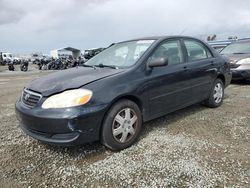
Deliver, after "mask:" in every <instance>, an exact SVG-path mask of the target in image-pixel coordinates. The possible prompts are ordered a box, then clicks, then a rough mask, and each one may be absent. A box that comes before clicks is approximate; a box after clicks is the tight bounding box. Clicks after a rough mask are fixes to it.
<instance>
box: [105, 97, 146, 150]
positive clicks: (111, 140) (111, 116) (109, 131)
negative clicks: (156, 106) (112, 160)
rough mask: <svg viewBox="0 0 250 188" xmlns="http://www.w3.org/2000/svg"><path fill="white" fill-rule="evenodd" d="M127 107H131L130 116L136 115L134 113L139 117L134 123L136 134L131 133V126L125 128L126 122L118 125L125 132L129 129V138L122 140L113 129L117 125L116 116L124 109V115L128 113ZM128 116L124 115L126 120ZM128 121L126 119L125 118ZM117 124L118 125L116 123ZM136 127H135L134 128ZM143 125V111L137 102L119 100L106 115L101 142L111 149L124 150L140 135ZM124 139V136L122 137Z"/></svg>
mask: <svg viewBox="0 0 250 188" xmlns="http://www.w3.org/2000/svg"><path fill="white" fill-rule="evenodd" d="M126 109H129V110H130V111H129V112H130V117H131V114H132V117H134V115H135V116H136V117H137V120H136V123H134V124H133V125H132V127H133V130H134V134H133V135H132V134H130V133H129V131H130V128H131V127H130V128H129V127H127V129H126V128H124V127H125V126H126V125H125V123H126V122H125V123H123V125H121V124H120V125H119V124H118V127H120V128H121V127H122V130H123V131H124V130H125V129H126V130H125V132H126V131H127V132H128V133H127V135H129V136H128V137H126V138H128V140H127V141H125V142H123V143H122V142H121V141H120V140H118V139H119V138H118V136H120V135H117V136H114V134H113V130H114V126H115V123H117V122H115V117H116V116H117V115H118V114H119V115H120V114H121V113H123V111H124V115H126ZM125 118H126V117H124V120H125ZM125 121H126V120H125ZM127 122H128V123H131V122H130V121H127ZM130 125H131V124H130ZM116 126H117V125H116ZM134 127H135V128H134ZM141 127H142V115H141V111H140V109H139V107H138V106H137V104H135V103H134V102H133V101H130V100H126V99H123V100H120V101H118V102H116V103H115V104H114V105H113V106H112V107H111V109H110V110H109V111H108V113H107V115H106V117H105V118H104V122H103V126H102V134H101V142H102V144H103V145H105V146H106V147H108V148H109V149H111V150H113V151H118V150H122V149H125V148H127V147H130V146H131V145H132V144H133V143H134V142H135V141H136V140H137V139H138V137H139V135H140V132H141ZM123 134H124V132H123V133H121V137H122V136H123ZM120 139H122V138H120Z"/></svg>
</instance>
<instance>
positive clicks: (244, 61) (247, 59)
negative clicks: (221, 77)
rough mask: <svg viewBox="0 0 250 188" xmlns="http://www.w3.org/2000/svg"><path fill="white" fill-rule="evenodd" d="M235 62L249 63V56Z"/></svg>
mask: <svg viewBox="0 0 250 188" xmlns="http://www.w3.org/2000/svg"><path fill="white" fill-rule="evenodd" d="M237 64H240V65H242V64H250V58H245V59H241V60H239V61H238V62H237Z"/></svg>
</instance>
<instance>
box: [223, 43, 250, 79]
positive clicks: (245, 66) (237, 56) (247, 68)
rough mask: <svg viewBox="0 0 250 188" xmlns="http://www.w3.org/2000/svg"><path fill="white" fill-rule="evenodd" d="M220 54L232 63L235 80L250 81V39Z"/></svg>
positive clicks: (232, 45)
mask: <svg viewBox="0 0 250 188" xmlns="http://www.w3.org/2000/svg"><path fill="white" fill-rule="evenodd" d="M220 53H221V54H222V55H223V56H225V57H227V58H228V59H229V61H230V67H231V70H232V74H233V80H250V39H244V40H239V41H237V42H234V43H232V44H230V45H228V46H227V47H225V48H224V49H223V50H222V51H221V52H220Z"/></svg>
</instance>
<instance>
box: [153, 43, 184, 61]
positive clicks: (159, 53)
mask: <svg viewBox="0 0 250 188" xmlns="http://www.w3.org/2000/svg"><path fill="white" fill-rule="evenodd" d="M151 58H152V59H156V58H168V64H169V65H171V64H179V63H183V55H182V51H181V44H180V41H178V40H173V41H166V42H164V43H163V44H161V45H160V46H159V47H158V48H157V49H156V50H155V51H154V53H153V55H152V57H151Z"/></svg>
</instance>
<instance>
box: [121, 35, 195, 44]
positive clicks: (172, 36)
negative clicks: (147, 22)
mask: <svg viewBox="0 0 250 188" xmlns="http://www.w3.org/2000/svg"><path fill="white" fill-rule="evenodd" d="M170 38H190V39H196V40H199V39H197V38H195V37H190V36H183V35H167V36H151V37H141V38H135V39H131V40H125V41H121V42H129V41H137V40H165V39H170ZM118 43H120V42H118Z"/></svg>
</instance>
